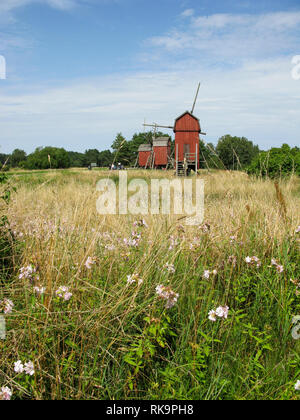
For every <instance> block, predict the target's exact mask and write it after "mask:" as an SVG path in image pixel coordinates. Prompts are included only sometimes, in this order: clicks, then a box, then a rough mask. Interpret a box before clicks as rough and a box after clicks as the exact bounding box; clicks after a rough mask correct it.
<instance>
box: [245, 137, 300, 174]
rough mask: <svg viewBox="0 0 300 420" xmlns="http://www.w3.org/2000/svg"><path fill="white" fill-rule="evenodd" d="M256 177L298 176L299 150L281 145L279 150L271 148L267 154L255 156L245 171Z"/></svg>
mask: <svg viewBox="0 0 300 420" xmlns="http://www.w3.org/2000/svg"><path fill="white" fill-rule="evenodd" d="M247 172H248V173H249V174H252V175H257V176H268V177H270V178H276V177H280V176H287V175H291V174H293V173H295V174H297V175H299V176H300V149H299V148H298V147H294V148H293V149H292V148H290V146H289V145H287V144H283V145H282V146H281V147H280V148H276V147H273V148H272V149H271V150H269V151H268V152H261V153H260V154H259V155H258V156H256V157H255V158H254V159H253V161H252V162H251V165H250V166H249V168H248V171H247Z"/></svg>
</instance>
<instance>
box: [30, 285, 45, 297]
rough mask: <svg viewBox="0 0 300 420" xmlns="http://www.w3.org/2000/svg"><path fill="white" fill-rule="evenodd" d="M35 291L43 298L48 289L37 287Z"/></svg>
mask: <svg viewBox="0 0 300 420" xmlns="http://www.w3.org/2000/svg"><path fill="white" fill-rule="evenodd" d="M33 290H34V291H35V293H36V294H37V295H39V296H42V295H43V294H44V293H45V292H46V287H41V286H35V287H34V288H33Z"/></svg>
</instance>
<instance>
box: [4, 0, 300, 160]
mask: <svg viewBox="0 0 300 420" xmlns="http://www.w3.org/2000/svg"><path fill="white" fill-rule="evenodd" d="M0 55H2V56H4V57H5V59H6V63H7V79H6V80H0V146H1V148H0V152H2V153H8V152H11V151H12V150H14V149H15V148H22V149H24V150H26V151H27V152H31V151H33V150H34V149H35V148H36V147H38V146H46V145H52V146H63V147H65V148H66V149H68V150H78V151H84V150H85V149H87V148H98V149H100V150H101V149H105V148H108V147H109V146H110V145H111V143H112V141H113V139H114V137H115V135H116V133H117V132H122V133H123V134H124V135H125V136H127V137H128V138H130V137H131V136H132V134H133V133H134V132H138V131H142V130H143V128H142V123H143V122H144V119H146V121H147V122H154V121H155V122H158V123H161V124H164V125H170V124H172V123H173V121H174V119H175V118H176V117H177V116H178V115H179V114H181V113H182V112H183V111H185V110H186V109H190V108H191V105H192V102H193V96H194V93H195V90H196V86H197V83H198V81H201V83H202V86H201V91H200V96H199V102H198V104H197V107H196V110H195V113H196V115H197V116H198V117H199V118H200V120H201V125H202V128H203V130H204V131H205V132H207V138H206V140H207V141H210V142H213V143H216V142H217V140H218V138H219V137H220V136H222V135H224V134H232V135H239V136H247V137H248V138H249V139H251V140H253V141H254V142H255V143H257V144H259V145H260V146H261V147H262V148H265V149H266V148H268V147H271V146H279V145H281V144H282V143H283V142H287V143H289V144H290V145H292V146H294V145H299V144H300V132H299V131H300V130H299V129H300V108H299V100H300V80H294V79H293V78H292V77H291V71H292V67H293V66H292V63H291V61H292V58H293V56H295V55H300V4H299V0H297V1H296V0H286V1H278V0H272V1H269V0H268V1H253V0H252V1H239V2H237V1H236V2H233V1H226V0H223V1H219V0H217V1H214V2H212V1H206V0H203V1H201V0H197V1H196V0H159V1H158V0H153V1H152V2H149V1H146V0H0Z"/></svg>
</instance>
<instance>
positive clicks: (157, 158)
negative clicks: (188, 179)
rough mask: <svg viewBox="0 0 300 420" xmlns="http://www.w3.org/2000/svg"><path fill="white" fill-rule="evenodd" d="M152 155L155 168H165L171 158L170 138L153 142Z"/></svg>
mask: <svg viewBox="0 0 300 420" xmlns="http://www.w3.org/2000/svg"><path fill="white" fill-rule="evenodd" d="M153 154H154V156H153V158H154V167H155V168H163V167H167V165H168V162H169V158H170V156H171V139H170V137H158V138H156V139H155V140H153Z"/></svg>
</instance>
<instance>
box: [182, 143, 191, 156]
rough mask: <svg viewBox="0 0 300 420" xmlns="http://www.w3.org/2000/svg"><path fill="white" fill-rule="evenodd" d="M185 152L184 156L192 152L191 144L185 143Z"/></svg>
mask: <svg viewBox="0 0 300 420" xmlns="http://www.w3.org/2000/svg"><path fill="white" fill-rule="evenodd" d="M183 153H184V157H185V156H186V155H188V154H189V153H190V145H189V144H184V145H183Z"/></svg>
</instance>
